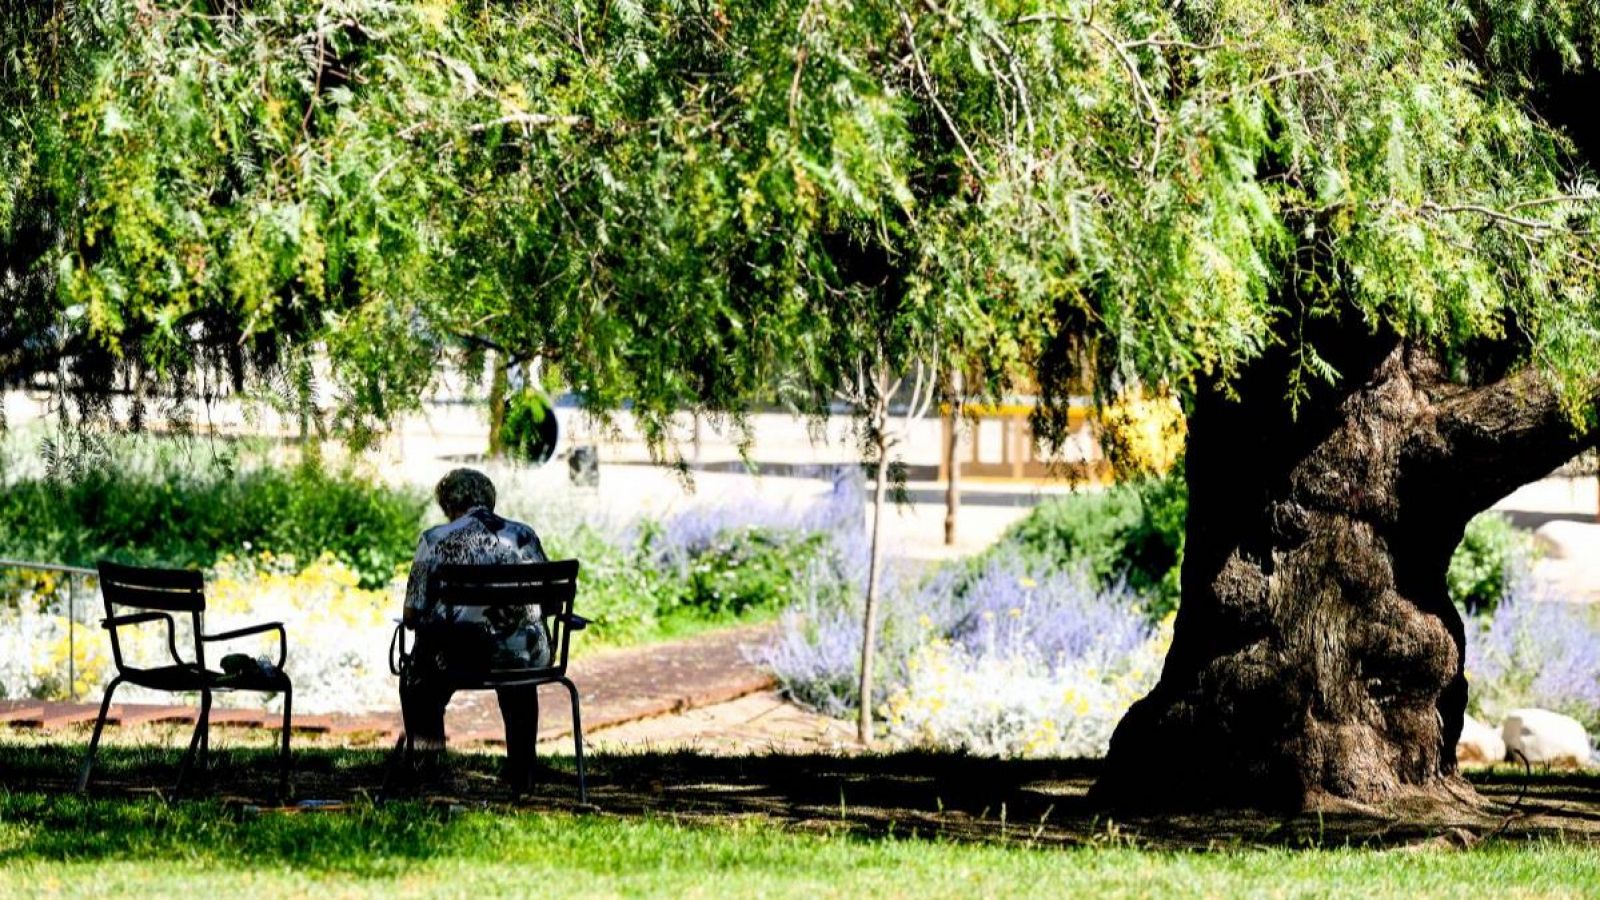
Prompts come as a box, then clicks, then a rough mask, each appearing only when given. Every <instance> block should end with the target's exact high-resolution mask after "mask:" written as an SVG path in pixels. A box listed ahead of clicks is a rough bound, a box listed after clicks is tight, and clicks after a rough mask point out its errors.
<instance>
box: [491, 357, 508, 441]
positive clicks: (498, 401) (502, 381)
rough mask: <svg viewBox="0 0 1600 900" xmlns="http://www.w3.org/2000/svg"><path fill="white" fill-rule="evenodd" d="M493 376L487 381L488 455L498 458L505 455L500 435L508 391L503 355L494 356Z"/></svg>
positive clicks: (503, 424) (504, 421)
mask: <svg viewBox="0 0 1600 900" xmlns="http://www.w3.org/2000/svg"><path fill="white" fill-rule="evenodd" d="M493 365H494V369H493V374H492V376H491V377H490V379H489V447H488V455H489V456H490V457H494V458H499V457H501V456H504V455H505V452H506V445H505V436H504V435H502V434H501V433H500V431H501V429H502V428H504V427H505V424H506V402H507V394H508V393H509V391H510V373H509V371H508V368H509V367H508V365H507V363H506V357H505V354H503V353H500V352H499V351H496V352H495V355H494V363H493Z"/></svg>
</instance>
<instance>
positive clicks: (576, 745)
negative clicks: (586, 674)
mask: <svg viewBox="0 0 1600 900" xmlns="http://www.w3.org/2000/svg"><path fill="white" fill-rule="evenodd" d="M561 683H562V684H564V685H566V686H567V693H568V694H571V695H572V758H573V759H574V760H575V761H576V762H577V765H578V802H579V803H588V802H589V788H588V785H587V784H586V783H585V782H584V777H583V720H582V718H580V717H579V715H578V686H577V685H575V684H573V683H572V680H571V679H568V678H562V679H561Z"/></svg>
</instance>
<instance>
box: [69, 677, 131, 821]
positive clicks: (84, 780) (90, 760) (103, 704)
mask: <svg viewBox="0 0 1600 900" xmlns="http://www.w3.org/2000/svg"><path fill="white" fill-rule="evenodd" d="M121 683H122V676H121V675H118V676H117V677H115V678H113V679H111V683H110V684H108V685H106V696H105V699H104V700H101V701H100V717H99V718H97V719H95V720H94V735H93V736H92V737H90V738H89V755H88V756H86V757H84V759H83V769H82V771H80V772H79V773H78V792H79V793H82V792H84V791H86V790H88V789H89V771H90V770H91V769H93V768H94V754H95V751H96V750H98V749H100V732H101V730H103V729H104V728H105V727H106V713H107V712H109V711H110V709H111V695H112V694H114V693H116V690H117V685H119V684H121Z"/></svg>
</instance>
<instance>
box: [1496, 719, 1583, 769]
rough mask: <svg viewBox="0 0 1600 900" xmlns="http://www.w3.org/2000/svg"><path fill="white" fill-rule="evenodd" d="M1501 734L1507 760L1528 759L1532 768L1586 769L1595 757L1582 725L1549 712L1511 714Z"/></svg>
mask: <svg viewBox="0 0 1600 900" xmlns="http://www.w3.org/2000/svg"><path fill="white" fill-rule="evenodd" d="M1500 734H1501V736H1502V737H1503V738H1504V739H1505V742H1506V758H1507V759H1511V760H1518V761H1520V760H1521V759H1524V758H1526V759H1527V761H1528V762H1529V763H1530V764H1532V765H1552V766H1575V767H1580V766H1587V765H1588V764H1589V761H1590V759H1591V758H1592V757H1593V756H1594V747H1593V746H1592V745H1591V744H1590V743H1589V733H1588V732H1587V731H1584V730H1583V724H1582V723H1581V722H1579V721H1578V720H1577V719H1574V718H1572V717H1571V716H1563V715H1561V714H1560V713H1555V712H1551V711H1550V710H1548V709H1514V710H1512V711H1511V712H1510V713H1509V714H1507V715H1506V722H1505V725H1504V726H1502V727H1501V729H1500ZM1519 753H1520V754H1521V756H1518V754H1519Z"/></svg>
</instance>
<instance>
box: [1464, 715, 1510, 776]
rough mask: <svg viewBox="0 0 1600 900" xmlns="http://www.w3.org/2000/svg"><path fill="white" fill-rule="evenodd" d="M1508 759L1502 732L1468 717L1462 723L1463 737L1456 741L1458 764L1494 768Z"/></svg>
mask: <svg viewBox="0 0 1600 900" xmlns="http://www.w3.org/2000/svg"><path fill="white" fill-rule="evenodd" d="M1505 758H1506V742H1505V741H1504V740H1502V739H1501V738H1500V732H1499V731H1498V730H1497V729H1495V728H1492V727H1490V726H1488V725H1485V724H1484V723H1482V722H1480V721H1478V720H1477V719H1474V718H1473V717H1471V716H1467V717H1466V719H1465V720H1464V721H1462V723H1461V737H1460V739H1459V740H1457V741H1456V762H1458V763H1460V764H1461V765H1463V766H1471V767H1481V766H1492V765H1494V764H1495V763H1497V762H1499V761H1501V760H1503V759H1505Z"/></svg>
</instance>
